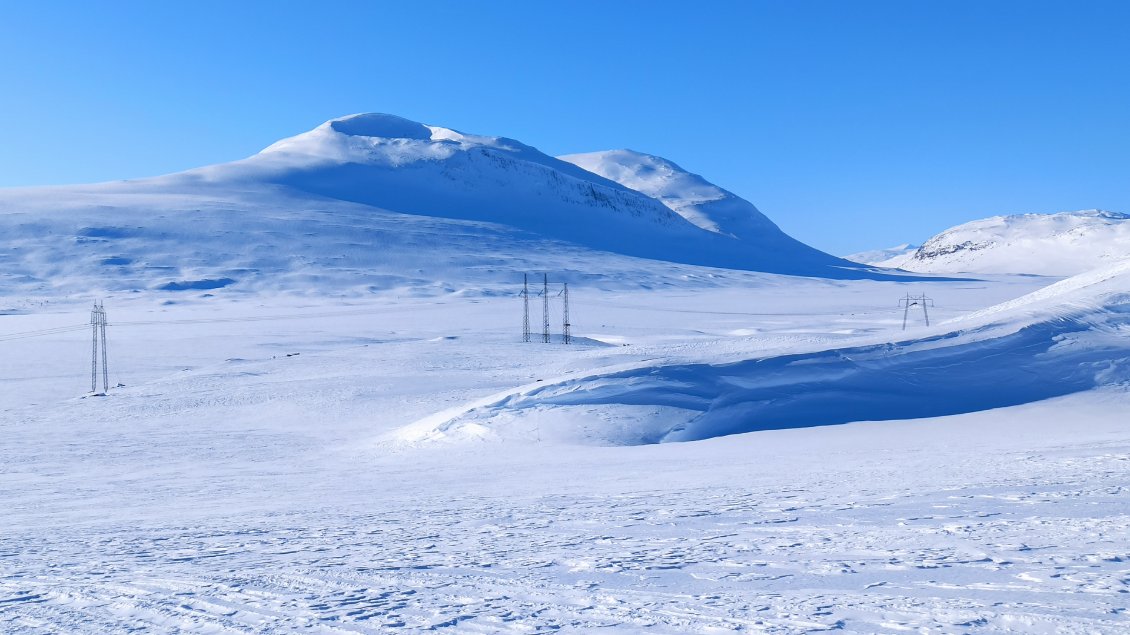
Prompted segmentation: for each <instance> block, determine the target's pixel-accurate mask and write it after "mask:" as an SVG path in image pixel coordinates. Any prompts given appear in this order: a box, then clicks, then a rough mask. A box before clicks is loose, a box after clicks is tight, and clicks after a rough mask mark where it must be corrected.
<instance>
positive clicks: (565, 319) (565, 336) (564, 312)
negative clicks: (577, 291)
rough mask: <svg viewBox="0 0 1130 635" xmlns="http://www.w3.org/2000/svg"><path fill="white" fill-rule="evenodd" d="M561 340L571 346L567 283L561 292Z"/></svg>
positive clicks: (571, 334) (571, 336)
mask: <svg viewBox="0 0 1130 635" xmlns="http://www.w3.org/2000/svg"><path fill="white" fill-rule="evenodd" d="M561 295H562V298H561V304H562V309H561V340H562V341H563V342H565V343H566V344H571V343H572V341H573V333H572V326H573V325H572V324H570V323H569V283H568V282H566V283H564V288H563V289H562V290H561Z"/></svg>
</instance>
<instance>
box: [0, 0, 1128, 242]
mask: <svg viewBox="0 0 1130 635" xmlns="http://www.w3.org/2000/svg"><path fill="white" fill-rule="evenodd" d="M1128 32H1130V3H1128V2H1039V1H1024V2H1010V1H1006V0H994V1H991V2H980V1H977V2H973V1H969V2H926V1H921V2H865V1H859V2H840V1H829V2H811V1H803V0H800V1H796V2H785V1H783V0H782V1H779V2H753V1H743V2H686V3H673V2H655V1H652V2H638V1H632V0H617V1H605V2H586V1H578V2H568V3H565V2H561V3H550V2H532V1H526V2H489V1H483V2H422V1H415V2H357V3H332V2H318V3H315V2H298V1H291V2H263V3H254V2H214V1H210V0H194V1H192V2H174V1H170V2H106V3H87V2H82V3H79V2H75V3H67V2H54V1H49V0H47V1H43V2H34V3H33V2H24V3H15V2H3V3H0V86H3V92H2V93H0V186H20V185H45V184H61V183H76V182H93V181H103V180H112V179H119V178H130V177H139V176H149V175H156V174H162V173H167V172H173V171H177V170H182V169H187V168H191V167H197V166H200V165H206V164H210V163H217V162H222V161H227V160H233V159H238V158H242V157H244V156H247V155H250V154H253V153H255V152H257V151H258V150H260V149H262V148H263V147H265V146H267V145H269V144H270V143H272V142H273V141H275V140H277V139H279V138H282V137H286V136H290V135H293V134H296V133H298V132H301V131H304V130H307V129H309V128H312V127H314V126H315V125H317V124H319V123H321V122H322V121H324V120H326V119H330V118H332V117H336V116H340V115H344V114H349V113H354V112H366V111H374V112H390V113H395V114H398V115H401V116H404V117H408V118H410V119H415V120H418V121H423V122H426V123H432V124H439V125H444V126H448V127H452V128H456V129H460V130H464V131H468V132H475V133H480V134H497V135H503V136H508V137H514V138H517V139H520V140H522V141H524V142H526V143H529V144H531V145H534V146H536V147H538V148H540V149H541V150H543V151H544V152H547V153H549V154H565V153H570V152H584V151H592V150H599V149H609V148H623V147H626V148H631V149H634V150H639V151H643V152H648V153H652V154H658V155H661V156H664V157H666V158H669V159H671V160H673V161H675V162H676V163H679V164H680V165H682V166H683V167H684V168H686V169H688V170H691V171H693V172H697V173H700V174H702V175H704V176H705V177H706V178H708V179H709V180H711V181H714V182H715V183H717V184H719V185H721V186H723V187H726V188H728V189H730V190H732V191H734V192H736V193H738V194H739V195H741V196H743V197H745V198H747V199H749V200H750V201H752V202H753V203H754V204H756V205H757V206H758V207H759V208H760V209H761V210H762V211H763V212H765V213H766V214H767V215H768V216H769V217H770V218H772V219H773V220H774V221H776V222H777V223H778V224H779V225H780V226H781V227H782V228H783V229H784V230H785V231H787V232H789V233H791V234H792V235H794V236H796V237H797V238H799V239H801V240H803V241H805V242H808V243H810V244H812V245H814V246H816V247H819V248H821V249H824V250H827V251H831V252H833V253H839V254H843V253H849V252H852V251H857V250H862V249H869V248H877V247H885V246H890V245H893V244H897V243H900V242H904V241H920V240H924V239H925V238H927V237H929V236H930V235H932V234H934V233H936V232H938V231H940V230H942V229H945V228H947V227H949V226H952V225H954V224H957V223H960V222H964V221H967V220H972V219H974V218H981V217H984V216H989V215H993V214H1001V213H1019V212H1052V211H1062V210H1069V209H1082V208H1092V207H1099V208H1105V209H1111V210H1114V211H1122V212H1130V187H1128V183H1130V154H1128V142H1130V37H1128Z"/></svg>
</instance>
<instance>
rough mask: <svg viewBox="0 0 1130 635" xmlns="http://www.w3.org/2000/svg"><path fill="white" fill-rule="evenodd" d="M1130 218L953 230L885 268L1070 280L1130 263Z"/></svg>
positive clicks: (1092, 213)
mask: <svg viewBox="0 0 1130 635" xmlns="http://www.w3.org/2000/svg"><path fill="white" fill-rule="evenodd" d="M1127 221H1130V215H1127V214H1119V213H1116V212H1107V211H1102V210H1085V211H1079V212H1060V213H1057V214H1018V215H1013V216H993V217H992V218H986V219H983V220H977V221H973V222H969V223H965V224H964V225H958V226H957V227H954V228H951V229H948V230H946V231H944V232H942V233H940V234H938V235H937V236H934V237H933V238H931V239H930V240H928V241H926V242H925V243H924V244H923V245H922V246H921V247H919V248H918V249H917V250H915V251H913V252H912V253H908V254H905V255H902V256H896V257H894V258H891V259H889V260H885V261H871V262H870V264H875V265H879V266H883V267H898V268H901V269H906V270H908V271H918V272H929V273H959V272H960V273H1029V274H1039V275H1048V276H1070V275H1075V274H1078V273H1081V272H1083V271H1087V270H1089V269H1094V268H1097V267H1101V266H1103V265H1106V264H1110V263H1112V262H1117V261H1119V260H1122V259H1124V258H1130V222H1127Z"/></svg>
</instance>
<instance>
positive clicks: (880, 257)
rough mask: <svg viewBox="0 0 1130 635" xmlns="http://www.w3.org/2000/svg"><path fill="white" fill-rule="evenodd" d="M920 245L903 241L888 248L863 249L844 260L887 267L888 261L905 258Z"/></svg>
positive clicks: (845, 257)
mask: <svg viewBox="0 0 1130 635" xmlns="http://www.w3.org/2000/svg"><path fill="white" fill-rule="evenodd" d="M919 247H920V245H912V244H910V243H903V244H901V245H895V246H894V247H888V248H886V249H872V250H870V251H861V252H858V253H854V254H849V255H847V256H844V260H850V261H852V262H858V263H860V264H863V265H875V266H880V267H887V266H890V265H887V264H886V263H887V262H889V261H893V260H894V259H896V258H903V257H905V256H909V255H911V254H913V253H914V252H916V251H918V248H919Z"/></svg>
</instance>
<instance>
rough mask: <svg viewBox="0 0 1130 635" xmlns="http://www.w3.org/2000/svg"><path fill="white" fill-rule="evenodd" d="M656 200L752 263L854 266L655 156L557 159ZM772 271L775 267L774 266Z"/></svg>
mask: <svg viewBox="0 0 1130 635" xmlns="http://www.w3.org/2000/svg"><path fill="white" fill-rule="evenodd" d="M558 158H559V159H561V160H562V161H567V162H569V163H572V164H575V165H577V166H579V167H581V168H584V169H585V170H588V171H589V172H592V173H593V174H597V175H599V176H602V177H604V178H607V179H610V180H612V181H615V182H617V183H619V184H620V185H623V186H624V187H627V188H630V189H632V190H635V191H637V192H640V193H642V194H645V195H647V196H648V197H651V198H653V199H656V200H658V201H659V202H661V203H663V204H664V205H665V206H667V207H668V208H670V209H671V210H672V211H674V212H675V213H676V214H678V215H679V216H680V217H682V218H684V219H686V220H687V221H688V222H690V223H691V224H693V225H694V226H696V227H698V228H700V229H703V230H705V231H708V232H711V233H713V234H716V235H718V236H721V237H725V238H729V239H731V240H730V241H722V244H726V243H727V242H729V243H730V244H734V243H736V244H740V245H741V249H743V250H745V251H746V252H747V253H748V254H750V255H751V256H754V257H756V258H757V260H758V261H768V262H781V263H785V262H811V263H824V264H825V265H828V266H838V267H848V268H851V267H853V266H855V265H853V264H851V263H848V262H846V261H844V260H841V259H835V260H832V259H829V257H828V255H827V254H824V253H823V252H820V251H818V250H816V249H813V248H811V247H809V246H808V245H805V244H803V243H801V242H799V241H797V240H796V239H794V238H792V237H791V236H789V235H787V234H785V233H784V232H783V231H781V230H780V228H778V227H777V226H776V225H775V224H773V222H772V221H770V220H769V219H768V218H767V217H766V216H765V215H764V214H762V213H761V212H760V211H758V209H757V208H756V207H754V206H753V204H752V203H750V202H749V201H746V200H745V199H743V198H741V197H739V196H737V195H735V194H733V193H732V192H728V191H726V190H724V189H722V188H720V187H718V186H717V185H714V184H713V183H710V182H709V181H707V180H706V179H704V178H702V177H701V176H699V175H697V174H692V173H690V172H687V171H686V170H684V169H682V168H681V167H679V166H678V165H676V164H675V163H673V162H671V161H668V160H667V159H663V158H661V157H657V156H653V155H650V154H643V153H641V152H635V151H633V150H608V151H604V152H592V153H586V154H571V155H565V156H561V157H558ZM774 270H777V269H774Z"/></svg>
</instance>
